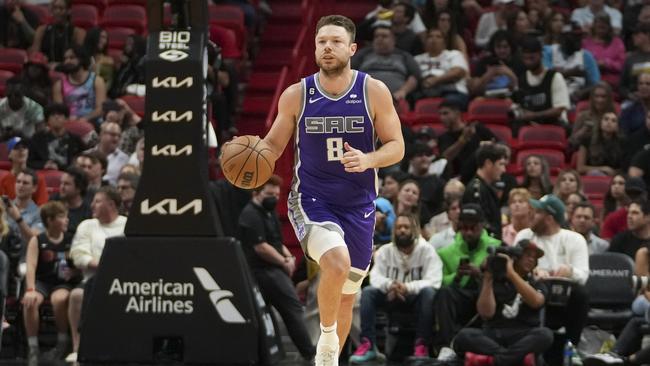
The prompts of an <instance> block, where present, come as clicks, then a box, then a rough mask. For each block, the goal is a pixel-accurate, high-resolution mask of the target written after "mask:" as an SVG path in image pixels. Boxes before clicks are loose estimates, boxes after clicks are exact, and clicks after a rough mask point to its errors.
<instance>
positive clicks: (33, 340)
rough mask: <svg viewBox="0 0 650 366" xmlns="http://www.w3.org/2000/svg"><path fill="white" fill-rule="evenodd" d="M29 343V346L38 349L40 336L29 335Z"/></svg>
mask: <svg viewBox="0 0 650 366" xmlns="http://www.w3.org/2000/svg"><path fill="white" fill-rule="evenodd" d="M27 345H28V346H29V348H32V349H38V337H27Z"/></svg>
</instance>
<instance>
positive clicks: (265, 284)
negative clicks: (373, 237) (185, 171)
mask: <svg viewBox="0 0 650 366" xmlns="http://www.w3.org/2000/svg"><path fill="white" fill-rule="evenodd" d="M281 185H282V178H280V177H278V176H277V175H273V176H271V178H269V180H268V181H267V182H266V183H265V184H264V185H262V186H261V187H258V188H256V189H255V190H254V191H253V196H252V198H251V200H250V202H249V203H248V204H247V205H246V207H244V210H243V211H242V213H241V215H240V216H239V238H240V240H241V241H242V247H243V248H244V253H245V254H246V259H247V261H248V265H249V266H250V269H251V272H252V274H253V277H255V280H256V282H257V284H258V286H259V288H260V291H261V292H262V296H263V297H264V301H266V303H267V304H271V305H272V306H273V307H274V308H275V309H276V310H277V311H278V312H279V313H280V316H282V320H283V321H284V323H285V325H286V327H287V330H288V332H289V336H290V337H291V340H292V341H293V343H294V344H295V345H296V348H298V351H299V352H300V354H301V355H302V357H303V358H304V360H305V361H309V360H311V359H313V358H314V355H315V354H316V348H315V347H314V345H313V344H312V341H311V338H310V337H309V333H308V332H307V328H306V327H305V323H304V322H303V319H304V309H303V307H302V304H301V303H300V300H299V299H298V295H297V294H296V290H295V289H294V286H293V283H292V282H291V276H292V275H293V272H294V271H295V269H296V258H295V257H294V256H293V255H292V254H291V252H289V249H287V247H286V246H285V245H284V244H282V233H281V228H280V221H279V220H278V216H277V214H276V212H275V207H276V205H277V203H278V198H279V197H280V186H281Z"/></svg>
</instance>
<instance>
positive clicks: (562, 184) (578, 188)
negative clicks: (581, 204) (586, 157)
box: [553, 169, 582, 203]
mask: <svg viewBox="0 0 650 366" xmlns="http://www.w3.org/2000/svg"><path fill="white" fill-rule="evenodd" d="M576 192H577V193H582V180H581V179H580V174H578V172H576V171H575V170H573V169H565V170H563V171H561V172H560V174H558V176H557V179H555V187H554V188H553V194H554V195H556V196H557V197H558V198H559V199H561V200H562V202H564V203H566V202H567V200H568V198H569V195H570V194H571V193H576Z"/></svg>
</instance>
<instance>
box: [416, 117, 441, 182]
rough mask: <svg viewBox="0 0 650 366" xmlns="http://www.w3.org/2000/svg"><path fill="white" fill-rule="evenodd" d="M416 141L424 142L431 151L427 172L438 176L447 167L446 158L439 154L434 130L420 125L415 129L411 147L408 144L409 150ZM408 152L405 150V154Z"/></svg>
mask: <svg viewBox="0 0 650 366" xmlns="http://www.w3.org/2000/svg"><path fill="white" fill-rule="evenodd" d="M418 143H420V144H425V145H426V146H428V147H429V149H430V151H431V154H432V155H431V156H430V159H431V164H430V165H429V174H433V175H435V176H438V177H439V176H442V175H443V173H444V172H445V169H446V168H447V159H445V158H442V157H440V156H439V150H438V136H437V135H436V131H435V130H434V129H433V128H431V126H428V125H424V126H422V127H420V128H419V129H418V130H416V131H415V143H414V144H413V145H412V147H411V146H409V150H411V149H413V148H414V147H415V145H416V144H418ZM408 154H410V152H407V155H408ZM411 169H412V168H411V167H409V173H411V174H412V173H413V172H412V171H411Z"/></svg>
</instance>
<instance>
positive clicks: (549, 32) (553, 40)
mask: <svg viewBox="0 0 650 366" xmlns="http://www.w3.org/2000/svg"><path fill="white" fill-rule="evenodd" d="M568 24H569V18H567V16H566V15H565V14H564V13H563V12H561V11H557V10H553V12H552V13H551V16H550V17H548V18H547V19H546V23H545V26H544V45H548V46H550V45H554V44H560V37H561V36H562V30H563V29H564V27H565V26H566V25H568Z"/></svg>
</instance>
